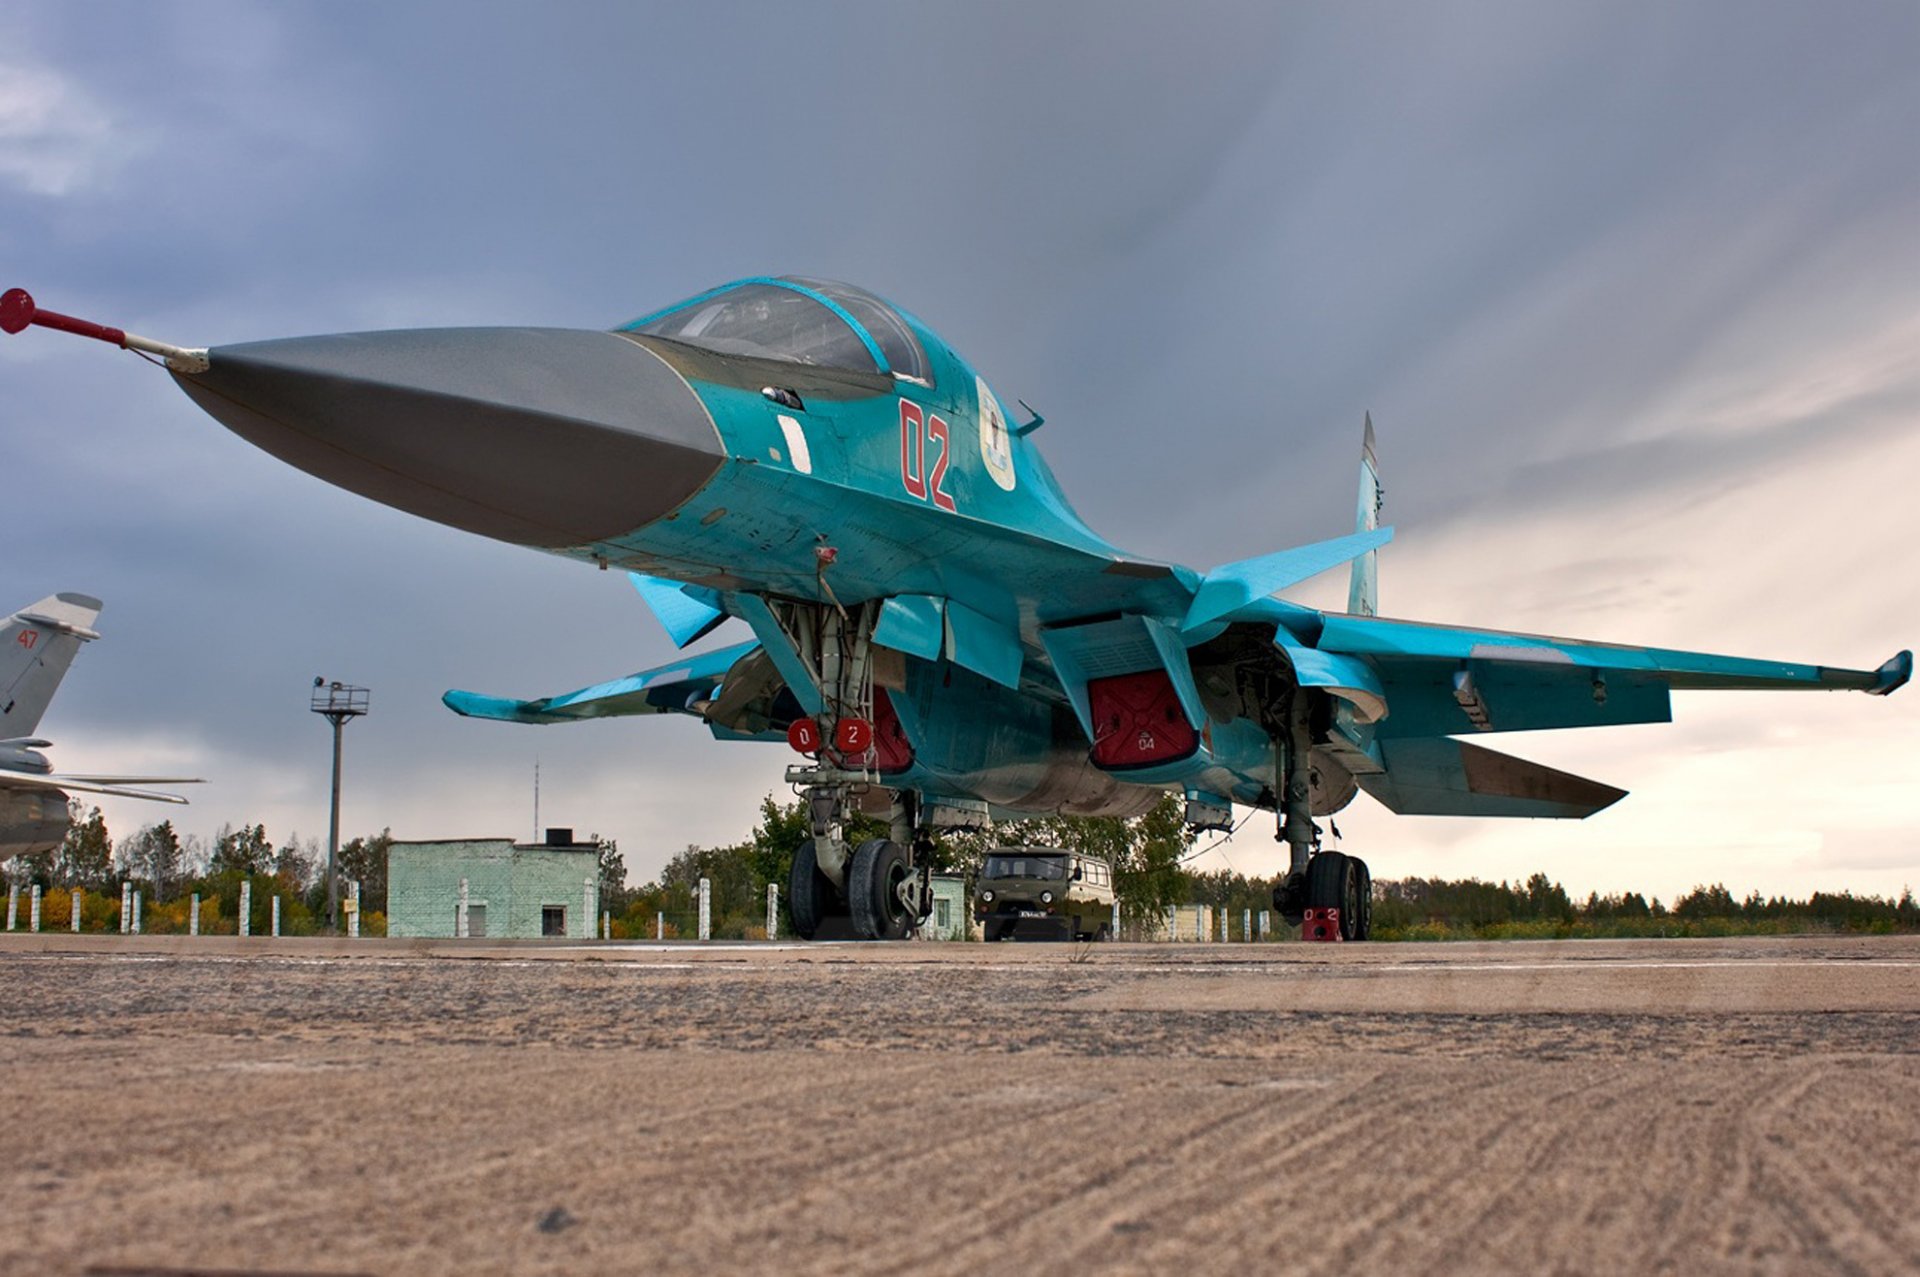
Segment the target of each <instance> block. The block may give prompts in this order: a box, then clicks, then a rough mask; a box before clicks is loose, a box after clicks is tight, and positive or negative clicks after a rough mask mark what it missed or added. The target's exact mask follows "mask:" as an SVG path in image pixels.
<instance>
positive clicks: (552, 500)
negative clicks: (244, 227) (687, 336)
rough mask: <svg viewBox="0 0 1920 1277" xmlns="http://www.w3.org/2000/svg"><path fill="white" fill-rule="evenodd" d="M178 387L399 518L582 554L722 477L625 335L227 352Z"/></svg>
mask: <svg viewBox="0 0 1920 1277" xmlns="http://www.w3.org/2000/svg"><path fill="white" fill-rule="evenodd" d="M208 364H209V367H208V369H207V371H205V372H203V373H195V374H175V377H174V380H176V381H178V382H179V383H180V385H181V388H182V389H184V390H185V391H186V392H187V394H188V395H190V396H191V397H192V398H193V400H194V402H195V403H198V404H199V405H200V406H201V407H202V408H204V409H206V411H207V412H209V413H210V414H212V415H213V416H214V417H215V418H216V419H218V420H219V421H220V422H221V423H222V424H223V425H225V426H227V427H228V428H229V429H231V430H232V431H233V432H234V433H235V434H238V435H240V436H241V437H242V438H244V439H246V440H248V441H249V442H251V443H254V444H256V445H258V446H259V447H261V448H264V449H265V450H266V451H268V452H270V453H272V454H273V455H274V456H276V457H279V458H280V459H281V460H283V461H286V462H288V463H289V464H291V465H295V466H298V467H299V468H300V469H302V470H305V471H306V472H307V473H309V474H312V475H316V476H318V477H319V478H322V479H325V480H326V481H327V482H329V483H332V484H337V485H338V486H340V487H342V488H346V489H348V490H349V491H352V492H357V493H359V494H361V495H362V496H366V497H371V498H373V499H374V500H375V501H380V502H383V503H385V504H387V505H390V506H393V507H395V508H396V509H400V510H405V511H407V512H408V513H410V514H417V515H420V516H421V517H422V518H427V519H432V520H434V521H435V522H437V523H445V524H448V525H450V526H452V527H456V528H462V529H464V530H466V531H469V532H478V533H480V534H482V535H484V536H490V537H496V538H498V539H499V540H502V541H511V542H514V543H516V544H519V545H528V546H537V547H540V548H545V549H554V548H561V547H567V546H580V545H586V544H590V543H592V542H595V541H602V540H606V539H608V538H610V537H615V536H619V535H621V534H623V533H627V532H631V531H633V530H634V529H636V528H639V527H641V526H642V525H644V524H647V523H650V522H652V521H653V520H655V519H658V518H660V517H661V516H662V515H665V514H667V513H669V512H671V511H672V510H673V509H675V508H676V507H677V506H679V505H680V503H681V502H683V501H685V500H686V499H687V498H688V497H690V496H692V495H693V494H694V493H695V492H697V491H699V489H700V488H701V487H702V486H703V485H705V483H706V482H707V480H708V479H709V478H711V477H712V476H713V473H714V471H715V470H717V469H718V468H719V465H720V461H721V457H722V455H723V454H722V448H721V444H720V436H719V433H718V431H716V430H715V428H714V424H713V419H712V417H711V416H710V415H709V414H708V412H707V409H706V406H705V405H704V404H702V403H701V402H700V398H699V396H697V395H696V394H694V393H693V391H692V390H690V389H688V387H687V384H686V382H684V381H683V380H681V378H680V376H679V374H677V373H675V372H674V371H673V369H671V368H669V367H668V366H667V365H666V364H665V363H663V362H662V361H661V360H660V359H659V357H658V356H656V355H654V354H653V353H652V352H651V351H649V350H647V349H646V348H645V347H644V346H641V345H638V344H637V343H635V342H632V341H629V340H627V339H626V338H624V337H621V336H619V335H618V334H615V333H604V332H592V331H583V330H577V329H562V328H445V329H412V330H405V331H398V332H372V333H343V334H339V335H335V336H328V337H295V338H289V339H287V340H283V341H263V342H250V343H246V344H243V345H235V346H217V347H215V348H214V349H212V350H211V351H209V352H208Z"/></svg>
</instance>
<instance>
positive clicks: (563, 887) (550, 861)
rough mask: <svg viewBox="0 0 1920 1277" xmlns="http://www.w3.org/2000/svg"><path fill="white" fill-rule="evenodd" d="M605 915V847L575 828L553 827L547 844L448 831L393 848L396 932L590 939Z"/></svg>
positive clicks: (391, 925) (391, 918)
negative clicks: (580, 837)
mask: <svg viewBox="0 0 1920 1277" xmlns="http://www.w3.org/2000/svg"><path fill="white" fill-rule="evenodd" d="M463 884H464V887H465V890H464V892H463V891H462V886H463ZM463 901H464V905H465V913H466V925H465V927H464V929H463V928H462V926H461V917H460V915H461V911H462V904H463ZM599 919H600V849H599V847H598V846H596V845H594V844H593V843H576V842H574V841H573V831H572V830H571V829H549V830H547V840H546V842H544V843H516V842H514V841H513V840H512V839H511V838H448V839H437V840H433V841H425V842H396V843H394V844H393V845H392V846H391V847H390V848H389V849H388V851H387V934H388V935H390V936H418V937H425V938H432V937H440V938H448V937H453V936H458V935H460V934H462V933H463V930H464V934H466V935H468V936H475V937H478V936H486V937H489V938H491V939H507V940H538V939H540V938H542V937H555V936H567V937H571V938H576V939H577V938H591V937H593V936H595V935H597V934H598V933H599V925H600V923H599Z"/></svg>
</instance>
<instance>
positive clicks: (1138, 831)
mask: <svg viewBox="0 0 1920 1277" xmlns="http://www.w3.org/2000/svg"><path fill="white" fill-rule="evenodd" d="M1182 815H1183V813H1182V806H1181V802H1180V799H1179V798H1178V797H1177V796H1175V795H1168V796H1167V797H1166V798H1165V799H1163V800H1161V802H1160V803H1158V804H1157V805H1156V806H1155V807H1154V808H1153V809H1152V810H1151V811H1149V812H1148V813H1147V814H1146V815H1144V816H1140V817H1137V818H1135V819H1132V820H1121V819H1118V818H1111V817H1108V818H1075V817H1068V816H1049V817H1043V818H1039V819H1032V820H1019V821H1002V822H998V823H996V824H995V825H994V826H993V827H992V828H991V829H989V830H986V831H981V832H962V833H955V832H944V833H942V834H940V835H939V836H938V837H937V838H936V840H935V844H934V866H935V869H936V871H937V872H942V873H951V874H957V875H959V876H961V877H962V878H964V879H965V880H966V883H967V891H968V895H969V898H971V894H972V891H973V889H974V886H975V884H976V883H977V881H978V878H979V875H980V867H981V862H982V860H983V859H984V858H985V855H986V852H987V851H988V850H989V849H990V848H992V847H998V846H1015V845H1023V844H1030V845H1037V846H1046V847H1057V848H1060V849H1062V850H1069V851H1078V852H1082V853H1085V854H1088V855H1094V856H1099V857H1100V858H1102V859H1104V860H1106V861H1107V862H1108V863H1110V864H1111V865H1112V866H1113V869H1114V885H1115V892H1116V894H1117V895H1118V896H1119V899H1120V908H1121V929H1122V933H1123V934H1138V933H1140V932H1143V931H1151V929H1152V928H1154V927H1156V926H1158V925H1159V924H1160V920H1161V919H1163V918H1165V916H1166V912H1167V909H1168V908H1169V907H1170V906H1174V905H1189V904H1204V905H1210V906H1212V907H1213V908H1214V909H1215V910H1216V911H1225V913H1226V914H1227V916H1228V918H1229V920H1230V922H1231V925H1232V927H1233V929H1234V933H1235V934H1236V935H1237V934H1239V930H1240V926H1241V920H1242V918H1243V916H1244V915H1245V914H1247V913H1251V914H1253V915H1255V916H1257V915H1258V914H1259V913H1260V911H1261V910H1271V909H1272V907H1273V889H1274V887H1275V886H1277V885H1278V878H1277V877H1265V878H1263V877H1259V876H1247V875H1243V874H1239V873H1235V872H1233V871H1231V870H1227V869H1220V870H1213V871H1200V870H1195V869H1192V868H1190V867H1189V864H1190V862H1191V860H1192V859H1193V858H1194V856H1195V855H1196V852H1195V849H1194V839H1193V836H1192V835H1191V834H1190V833H1189V832H1188V831H1187V829H1186V826H1185V823H1184V821H1183V819H1182ZM809 833H810V831H809V827H808V823H807V813H806V807H805V804H804V803H802V802H800V801H797V800H796V801H793V802H789V803H784V804H783V803H779V802H776V801H775V800H774V798H773V797H772V796H771V795H769V796H768V797H767V798H765V799H764V800H762V802H761V804H760V819H759V823H758V824H756V825H755V827H754V829H753V831H752V833H751V834H749V835H748V837H747V838H746V839H744V840H743V841H741V842H738V843H733V844H731V845H728V846H723V847H699V846H689V847H688V848H687V849H686V850H684V851H682V852H680V853H679V854H678V855H676V856H675V857H673V859H672V860H670V861H668V862H667V865H666V867H665V869H663V870H662V871H661V873H660V876H659V877H658V878H656V879H654V880H652V881H650V882H647V883H646V884H644V885H642V886H638V887H632V888H629V887H628V886H627V885H626V870H625V867H624V865H623V864H621V862H620V860H619V857H618V854H617V852H615V851H614V850H613V847H612V844H610V843H605V844H603V845H602V857H601V901H602V908H604V909H607V910H609V911H610V912H612V914H613V915H614V934H615V935H616V936H619V937H626V936H635V937H641V936H652V935H654V934H656V928H657V927H658V926H659V925H660V924H661V922H662V920H664V923H665V929H666V933H667V935H668V937H669V938H671V937H674V936H689V935H693V934H695V931H694V927H695V916H696V905H695V894H694V893H695V889H696V887H697V884H698V882H699V880H700V879H701V878H706V879H707V880H708V882H709V884H710V891H711V902H712V923H713V934H714V935H715V936H718V937H725V938H744V937H752V936H758V935H762V934H764V932H765V927H766V900H767V884H769V883H776V884H778V885H779V887H780V893H781V896H782V902H781V917H780V919H779V925H780V928H781V931H782V933H783V934H791V930H790V928H791V926H792V920H791V919H790V918H789V917H788V916H786V912H785V911H786V904H785V899H784V897H785V895H786V884H787V872H788V870H789V869H790V868H791V867H792V864H793V853H794V851H795V850H796V849H797V848H798V847H799V846H800V844H801V843H802V842H803V841H805V840H806V838H807V837H808V836H809ZM886 834H887V829H886V826H885V824H884V823H883V822H881V821H879V820H875V819H872V818H870V817H865V816H856V817H854V819H853V820H852V821H851V822H850V823H849V824H848V826H847V827H846V837H847V839H848V840H849V841H850V842H852V843H854V844H856V845H857V844H858V843H859V842H860V841H862V840H863V839H866V838H882V837H885V836H886ZM610 863H611V865H612V867H613V868H612V870H611V871H610V870H609V864H610ZM1216 916H1218V912H1216ZM1273 926H1274V927H1275V928H1276V930H1278V929H1279V928H1280V927H1281V924H1280V923H1279V921H1278V920H1274V922H1273ZM1373 927H1374V937H1375V939H1378V940H1466V939H1554V938H1576V937H1594V938H1602V937H1633V936H1645V937H1657V936H1725V935H1766V934H1783V935H1784V934H1797V933H1804V932H1843V931H1844V932H1868V933H1879V932H1909V931H1920V904H1916V902H1915V900H1914V896H1913V892H1912V891H1911V890H1907V891H1905V892H1903V893H1902V894H1901V895H1900V897H1899V898H1898V899H1886V898H1883V897H1880V896H1872V895H1867V896H1863V895H1854V894H1853V893H1851V892H1846V891H1842V892H1837V893H1835V892H1814V893H1813V894H1812V895H1811V896H1809V897H1808V898H1806V899H1794V898H1790V897H1785V896H1764V897H1763V896H1761V895H1760V894H1759V893H1757V892H1756V893H1751V894H1749V895H1747V896H1745V897H1742V898H1739V899H1736V898H1735V897H1734V896H1733V894H1732V893H1731V892H1730V891H1728V889H1727V888H1726V887H1725V886H1723V885H1720V884H1715V885H1713V886H1698V887H1695V888H1694V889H1693V890H1691V891H1689V892H1687V893H1686V894H1684V895H1682V896H1679V897H1677V898H1675V899H1674V900H1673V901H1672V902H1671V904H1663V903H1662V902H1661V900H1660V899H1659V898H1658V897H1652V898H1649V897H1648V896H1646V895H1644V894H1642V893H1640V892H1634V891H1629V892H1625V893H1623V894H1620V895H1604V896H1603V895H1601V894H1599V893H1598V892H1594V893H1590V894H1589V895H1588V896H1587V898H1586V899H1585V900H1575V899H1573V898H1572V897H1571V896H1570V895H1569V894H1568V892H1567V890H1566V888H1564V887H1562V886H1561V885H1560V884H1559V883H1557V882H1555V881H1553V880H1552V879H1550V878H1549V877H1548V876H1547V875H1546V874H1544V873H1536V874H1533V875H1532V876H1531V877H1529V878H1528V879H1527V880H1526V881H1524V882H1515V883H1507V882H1504V881H1503V882H1482V881H1480V880H1478V879H1474V878H1468V879H1464V880H1459V881H1449V880H1446V879H1440V878H1405V879H1400V880H1397V881H1388V880H1379V879H1376V880H1375V882H1374V900H1373ZM1281 934H1285V933H1284V932H1281Z"/></svg>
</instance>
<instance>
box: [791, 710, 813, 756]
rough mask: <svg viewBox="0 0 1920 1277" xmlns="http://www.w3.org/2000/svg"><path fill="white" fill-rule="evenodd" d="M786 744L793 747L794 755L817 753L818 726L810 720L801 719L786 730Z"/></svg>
mask: <svg viewBox="0 0 1920 1277" xmlns="http://www.w3.org/2000/svg"><path fill="white" fill-rule="evenodd" d="M787 744H789V745H791V746H793V751H794V753H796V754H813V753H818V752H819V749H820V724H818V723H816V722H814V721H813V720H812V719H811V718H803V719H800V720H799V721H798V722H796V723H794V725H793V726H792V727H789V728H788V729H787Z"/></svg>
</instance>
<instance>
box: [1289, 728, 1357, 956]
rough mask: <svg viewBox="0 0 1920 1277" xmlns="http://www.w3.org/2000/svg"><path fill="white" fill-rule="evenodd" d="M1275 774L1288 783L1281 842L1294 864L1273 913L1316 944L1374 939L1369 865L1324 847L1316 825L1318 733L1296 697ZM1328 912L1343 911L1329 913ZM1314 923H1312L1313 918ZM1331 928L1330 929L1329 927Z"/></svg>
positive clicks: (1355, 857)
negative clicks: (1301, 929)
mask: <svg viewBox="0 0 1920 1277" xmlns="http://www.w3.org/2000/svg"><path fill="white" fill-rule="evenodd" d="M1273 744H1274V772H1275V774H1276V775H1277V776H1280V777H1282V778H1284V781H1285V789H1284V796H1283V797H1282V799H1281V801H1280V802H1279V803H1278V804H1277V806H1278V807H1279V808H1280V817H1281V824H1280V831H1279V833H1278V835H1277V837H1278V839H1279V841H1281V842H1284V843H1286V844H1287V848H1288V850H1289V852H1290V853H1291V864H1290V866H1289V868H1288V871H1287V876H1286V878H1285V880H1284V881H1282V882H1281V884H1280V885H1279V886H1277V887H1275V888H1274V889H1273V908H1274V912H1276V913H1278V914H1279V915H1280V916H1281V918H1282V919H1284V920H1285V921H1286V923H1287V925H1288V926H1290V927H1298V926H1301V925H1302V924H1303V923H1307V924H1308V930H1307V931H1306V933H1305V934H1306V935H1307V936H1308V938H1310V939H1328V940H1331V939H1334V938H1335V937H1334V935H1333V934H1326V933H1327V932H1330V931H1332V930H1336V929H1337V933H1338V938H1339V939H1341V940H1369V939H1371V938H1372V937H1373V875H1372V873H1370V872H1369V871H1368V869H1367V862H1366V861H1364V860H1362V859H1360V858H1359V857H1358V856H1349V855H1347V854H1345V853H1344V852H1338V851H1324V850H1322V849H1321V847H1320V827H1319V826H1318V825H1316V824H1314V823H1313V773H1312V763H1311V759H1312V753H1313V734H1312V719H1311V706H1310V704H1309V702H1308V699H1307V697H1306V696H1304V695H1302V694H1300V693H1299V692H1298V691H1296V692H1295V694H1294V695H1293V697H1292V698H1291V701H1290V702H1289V704H1288V706H1287V711H1286V731H1285V734H1284V735H1276V736H1275V738H1274V742H1273ZM1328 910H1336V911H1337V912H1334V913H1331V914H1329V913H1328V912H1327V911H1328ZM1310 917H1311V919H1313V922H1312V923H1308V920H1309V918H1310ZM1328 923H1331V924H1333V926H1331V927H1329V926H1327V925H1326V924H1328Z"/></svg>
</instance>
